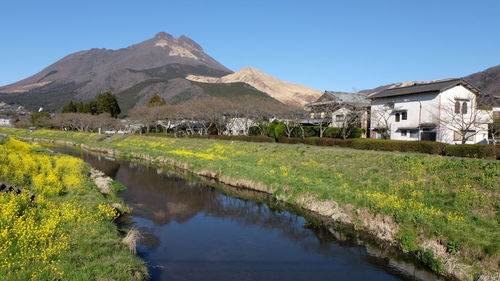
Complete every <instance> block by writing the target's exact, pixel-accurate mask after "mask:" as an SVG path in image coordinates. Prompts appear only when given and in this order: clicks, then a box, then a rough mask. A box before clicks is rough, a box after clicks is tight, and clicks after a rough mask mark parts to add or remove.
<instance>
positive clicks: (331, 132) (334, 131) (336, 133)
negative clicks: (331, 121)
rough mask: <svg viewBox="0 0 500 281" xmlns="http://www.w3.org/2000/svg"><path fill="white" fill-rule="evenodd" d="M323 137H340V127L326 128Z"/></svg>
mask: <svg viewBox="0 0 500 281" xmlns="http://www.w3.org/2000/svg"><path fill="white" fill-rule="evenodd" d="M323 136H324V137H327V138H339V137H340V128H326V130H325V133H324V134H323Z"/></svg>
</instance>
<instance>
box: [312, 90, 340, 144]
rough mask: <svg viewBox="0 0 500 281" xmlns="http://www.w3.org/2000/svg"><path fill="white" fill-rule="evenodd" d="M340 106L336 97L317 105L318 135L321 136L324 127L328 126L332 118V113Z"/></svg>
mask: <svg viewBox="0 0 500 281" xmlns="http://www.w3.org/2000/svg"><path fill="white" fill-rule="evenodd" d="M340 108H342V104H341V103H340V102H338V100H337V98H335V99H334V100H331V101H327V102H324V103H323V104H320V105H317V106H316V110H317V111H319V116H318V118H317V119H318V121H319V122H318V123H319V124H318V125H319V137H320V138H322V137H323V135H324V133H325V131H326V129H327V128H328V127H329V126H330V124H331V122H332V120H333V119H332V118H333V113H334V112H335V111H337V110H339V109H340Z"/></svg>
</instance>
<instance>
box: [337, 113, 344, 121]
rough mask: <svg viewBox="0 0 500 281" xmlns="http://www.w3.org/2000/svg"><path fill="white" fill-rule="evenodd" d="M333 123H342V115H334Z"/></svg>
mask: <svg viewBox="0 0 500 281" xmlns="http://www.w3.org/2000/svg"><path fill="white" fill-rule="evenodd" d="M335 121H336V122H343V121H344V115H342V114H340V115H335Z"/></svg>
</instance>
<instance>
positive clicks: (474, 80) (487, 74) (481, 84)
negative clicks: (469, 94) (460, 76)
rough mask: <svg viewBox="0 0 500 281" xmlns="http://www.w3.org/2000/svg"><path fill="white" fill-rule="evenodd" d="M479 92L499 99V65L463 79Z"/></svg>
mask: <svg viewBox="0 0 500 281" xmlns="http://www.w3.org/2000/svg"><path fill="white" fill-rule="evenodd" d="M464 79H465V80H467V81H468V82H470V83H471V84H472V85H474V86H476V87H478V88H479V89H480V90H481V91H483V92H485V93H487V94H491V95H494V96H498V97H500V65H497V66H494V67H491V68H488V69H486V70H485V71H481V72H477V73H474V74H471V75H469V76H466V77H464Z"/></svg>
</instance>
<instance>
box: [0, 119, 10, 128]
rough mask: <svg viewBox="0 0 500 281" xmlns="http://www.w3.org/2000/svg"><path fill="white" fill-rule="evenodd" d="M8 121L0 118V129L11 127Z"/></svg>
mask: <svg viewBox="0 0 500 281" xmlns="http://www.w3.org/2000/svg"><path fill="white" fill-rule="evenodd" d="M11 126H12V124H11V122H10V119H6V118H0V127H11Z"/></svg>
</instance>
